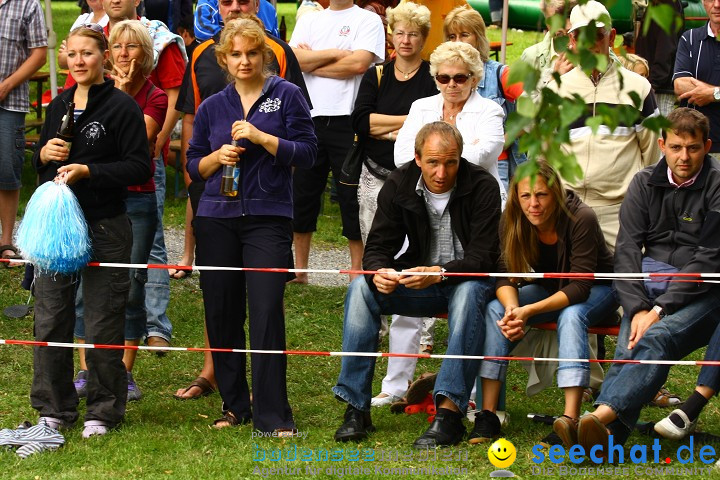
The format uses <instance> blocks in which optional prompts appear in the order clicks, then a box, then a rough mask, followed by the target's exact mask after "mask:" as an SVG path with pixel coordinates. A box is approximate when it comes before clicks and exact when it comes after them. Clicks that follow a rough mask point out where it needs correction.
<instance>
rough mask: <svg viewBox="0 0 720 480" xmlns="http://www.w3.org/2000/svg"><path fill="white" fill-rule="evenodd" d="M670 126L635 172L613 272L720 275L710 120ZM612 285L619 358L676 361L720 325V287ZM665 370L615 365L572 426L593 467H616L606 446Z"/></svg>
mask: <svg viewBox="0 0 720 480" xmlns="http://www.w3.org/2000/svg"><path fill="white" fill-rule="evenodd" d="M668 120H670V122H671V123H672V126H671V127H670V129H668V130H667V131H663V136H662V139H661V140H659V144H660V148H661V149H662V151H663V153H664V155H665V156H664V157H663V158H662V159H661V160H660V162H658V163H657V164H656V165H655V166H652V167H648V168H646V169H644V170H642V171H640V172H638V174H637V175H635V178H633V181H632V183H631V185H630V188H629V189H628V192H627V196H626V197H625V200H624V201H623V204H622V207H621V209H620V233H619V235H618V242H617V245H616V249H615V272H618V273H623V272H641V271H642V272H646V273H658V272H662V273H672V272H679V273H688V274H691V273H715V272H718V271H720V235H718V231H719V230H720V169H719V168H720V167H719V166H718V164H717V162H716V161H715V160H713V159H712V158H711V157H710V156H709V155H708V152H709V151H710V145H711V143H712V142H711V141H710V140H709V122H708V119H707V118H706V117H705V116H704V115H703V114H701V113H699V112H698V111H696V110H692V109H689V108H679V109H677V110H675V111H673V112H672V113H671V114H670V115H669V116H668ZM670 278H673V277H670ZM674 278H677V277H674ZM615 286H616V288H617V291H618V294H619V300H620V304H621V305H622V307H623V310H624V317H623V319H622V324H621V327H620V335H619V336H618V345H617V350H616V351H615V359H616V360H627V359H632V360H679V359H681V358H683V357H684V356H686V355H688V354H689V353H691V352H693V351H694V350H696V349H698V348H700V347H703V346H705V345H707V343H708V340H709V339H710V337H711V336H712V334H713V332H714V331H715V328H716V327H717V326H718V324H719V323H720V289H718V287H717V286H715V285H713V284H710V283H696V282H687V281H685V282H674V281H662V279H650V280H645V281H642V280H630V281H625V280H618V281H616V282H615ZM669 369H670V366H669V365H642V364H620V363H615V364H613V366H612V367H611V368H610V370H609V371H608V375H607V377H606V378H605V382H604V383H603V387H602V392H601V393H600V396H599V397H598V399H597V402H596V406H597V409H596V410H595V412H593V413H592V414H588V415H585V416H583V417H582V418H581V419H580V423H579V426H578V442H579V443H580V444H581V445H582V446H583V447H585V452H586V454H589V455H590V458H591V460H593V461H596V462H597V461H598V459H599V458H605V459H608V456H609V457H610V458H609V461H610V462H613V461H616V459H617V451H615V452H613V450H612V448H608V447H609V445H608V444H610V445H613V444H614V445H622V444H623V443H624V442H625V441H626V440H627V437H628V435H629V433H630V431H631V430H632V428H633V427H634V425H635V423H636V422H637V420H638V417H639V415H640V409H641V408H642V406H643V405H644V404H645V403H647V402H648V401H650V400H651V399H652V397H653V396H654V395H655V393H656V392H657V391H658V389H659V388H660V387H661V386H662V385H663V383H664V382H665V379H666V378H667V375H668V372H669ZM608 430H609V431H608ZM613 437H614V438H613ZM596 445H599V446H600V447H597V448H595V449H594V450H595V453H594V454H593V453H591V452H590V449H591V448H592V447H593V446H596ZM601 447H602V448H601ZM593 457H595V458H593ZM613 457H614V458H613Z"/></svg>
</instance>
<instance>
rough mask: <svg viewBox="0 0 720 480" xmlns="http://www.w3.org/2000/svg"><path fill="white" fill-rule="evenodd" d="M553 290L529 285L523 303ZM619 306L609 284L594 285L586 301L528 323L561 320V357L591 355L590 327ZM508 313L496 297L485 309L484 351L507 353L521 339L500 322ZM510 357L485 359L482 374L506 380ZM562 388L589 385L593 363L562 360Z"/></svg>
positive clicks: (522, 291) (559, 376) (522, 293)
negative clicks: (512, 336) (507, 332)
mask: <svg viewBox="0 0 720 480" xmlns="http://www.w3.org/2000/svg"><path fill="white" fill-rule="evenodd" d="M549 296H550V294H549V293H548V291H547V290H545V289H544V288H543V287H541V286H540V285H526V286H524V287H521V288H520V289H519V290H518V297H519V300H520V302H519V303H520V306H525V305H528V304H531V303H536V302H539V301H541V300H544V299H546V298H548V297H549ZM615 310H617V302H616V301H615V293H614V292H613V289H612V287H611V286H609V285H593V287H592V288H591V289H590V295H589V296H588V298H587V300H586V301H585V302H583V303H578V304H575V305H569V306H567V307H565V308H563V309H562V310H557V311H554V312H548V313H543V314H540V315H535V316H534V317H532V318H530V320H528V325H533V324H536V323H545V322H557V336H558V356H559V358H574V359H580V358H589V356H590V351H589V350H590V349H589V347H588V333H587V330H588V327H590V326H592V325H596V324H598V323H600V322H602V321H603V320H606V319H607V318H608V317H609V316H610V315H612V313H613V312H614V311H615ZM504 315H505V307H503V305H502V303H500V301H499V300H493V301H492V302H490V305H488V308H487V312H486V313H485V347H484V349H483V350H484V355H487V356H492V357H507V356H508V354H509V353H510V351H511V350H512V349H513V347H514V346H515V345H516V344H517V343H518V342H511V341H510V340H508V339H507V338H506V337H505V336H504V335H503V334H502V331H501V330H500V327H499V326H498V324H497V322H498V320H500V319H501V318H503V316H504ZM507 367H508V361H507V360H485V361H483V362H482V367H480V376H481V377H483V378H488V379H491V380H505V376H506V375H507ZM557 383H558V387H560V388H567V387H587V386H588V384H589V383H590V365H589V364H587V363H582V362H560V366H559V368H558V374H557Z"/></svg>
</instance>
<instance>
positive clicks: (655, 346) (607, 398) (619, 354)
mask: <svg viewBox="0 0 720 480" xmlns="http://www.w3.org/2000/svg"><path fill="white" fill-rule="evenodd" d="M631 323H632V319H630V318H628V317H627V315H624V316H623V319H622V323H621V324H620V334H619V335H618V343H617V348H616V350H615V360H626V359H633V360H650V359H652V360H679V359H681V358H683V357H685V356H686V355H688V354H690V353H692V352H693V351H695V350H697V349H698V348H700V347H704V346H705V345H707V344H708V339H709V338H710V337H711V335H713V332H714V331H715V329H716V328H717V327H718V324H720V291H718V289H717V287H714V288H713V289H712V290H710V291H709V292H707V293H705V294H704V295H702V296H700V297H699V298H698V299H697V300H695V301H694V302H692V303H691V304H689V305H687V306H686V307H683V308H681V309H680V310H678V311H677V312H675V313H673V314H672V315H668V316H666V317H665V318H663V319H662V320H660V321H659V322H657V323H656V324H654V325H653V326H652V327H650V328H649V329H648V330H647V331H646V332H645V334H644V335H643V337H642V338H641V339H640V341H639V342H638V343H637V345H635V348H633V349H632V350H628V349H627V345H628V338H629V337H630V327H631ZM669 371H670V366H669V365H640V364H620V363H614V364H613V365H612V367H610V369H609V370H608V373H607V375H606V376H605V381H604V382H603V386H602V390H601V392H600V396H599V397H598V399H597V401H596V403H595V405H596V406H597V405H607V406H608V407H610V408H612V409H613V411H614V412H615V413H616V414H617V416H618V419H617V420H616V421H614V422H612V423H610V424H609V425H608V428H609V429H610V430H611V431H612V433H613V435H614V436H615V439H616V443H618V444H620V443H624V442H625V441H626V440H627V437H628V436H629V434H630V431H631V430H632V428H633V427H634V426H635V423H636V422H637V419H638V417H639V416H640V409H641V408H642V406H643V405H645V404H646V403H647V402H649V401H650V400H652V399H653V397H654V396H655V394H656V393H657V392H658V390H660V388H661V387H662V386H663V384H664V383H665V380H666V379H667V375H668V372H669Z"/></svg>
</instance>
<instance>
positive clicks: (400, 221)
mask: <svg viewBox="0 0 720 480" xmlns="http://www.w3.org/2000/svg"><path fill="white" fill-rule="evenodd" d="M462 146H463V141H462V137H461V136H460V132H458V131H457V130H456V129H455V127H453V126H451V125H449V124H447V123H444V122H434V123H430V124H428V125H425V126H424V127H423V128H422V129H421V130H420V132H418V135H417V138H416V140H415V162H414V163H413V162H410V163H408V164H406V165H405V166H403V167H400V168H398V169H397V170H395V171H394V172H393V173H392V174H391V175H390V177H389V178H388V180H387V182H386V183H385V185H384V186H383V188H382V190H381V191H380V194H379V196H378V208H377V212H376V214H375V219H374V220H373V224H372V228H371V230H370V233H369V234H368V240H367V244H366V245H365V253H364V256H363V268H364V269H365V270H371V271H376V272H377V273H375V274H369V275H366V276H365V278H362V277H360V278H357V279H355V280H354V281H353V282H352V284H351V285H350V288H349V290H348V295H347V299H346V300H345V319H344V324H343V351H346V352H375V351H377V342H378V330H379V329H380V316H381V315H386V314H393V313H397V314H400V315H408V316H413V317H423V316H428V317H432V316H435V315H438V314H441V313H444V312H448V323H449V337H448V349H447V354H448V355H479V354H480V353H481V352H480V349H481V348H482V345H483V341H484V336H485V335H484V333H485V332H484V326H483V325H484V322H483V314H484V311H485V304H486V302H487V300H488V298H489V297H490V296H491V295H492V292H493V282H492V281H491V280H488V279H486V278H483V279H480V278H478V277H472V276H451V275H448V274H449V273H460V272H489V271H494V269H495V265H496V261H497V259H498V254H499V253H498V250H499V247H498V224H499V220H500V192H499V188H498V185H497V181H496V180H495V178H494V177H493V176H492V175H491V174H489V173H488V172H487V171H486V170H484V169H483V168H480V167H476V166H474V165H471V164H470V163H468V162H467V161H466V160H465V159H463V158H461V156H460V155H461V154H462ZM406 238H407V249H406V250H404V252H403V253H401V254H398V252H400V251H401V248H402V247H403V244H404V242H405V240H406ZM408 272H411V273H408ZM427 272H431V273H430V274H429V275H428V274H426V273H427ZM413 273H417V274H413ZM478 366H479V361H478V360H460V359H446V360H444V361H443V364H442V367H441V368H440V372H439V374H438V377H437V380H436V382H435V391H434V393H433V396H434V398H435V404H436V406H437V415H436V416H435V421H434V422H433V423H432V424H431V425H430V427H429V428H428V430H427V431H426V432H425V433H424V434H423V435H422V436H421V437H420V438H418V439H417V440H416V441H415V443H414V447H416V448H434V447H436V446H442V445H455V444H457V443H459V442H460V441H461V440H462V439H463V437H464V435H465V426H464V425H463V422H462V418H463V416H464V414H465V410H466V409H467V405H468V399H469V397H470V391H471V390H472V387H473V384H474V382H475V376H476V375H477V371H478ZM374 369H375V358H374V357H344V358H343V362H342V370H341V372H340V377H339V378H338V382H337V385H336V386H335V387H334V388H333V392H334V393H335V395H336V397H337V398H338V399H340V400H342V401H345V402H347V403H348V406H347V409H346V411H345V418H344V423H343V424H342V425H341V426H340V428H339V429H338V430H337V432H336V433H335V440H337V441H347V440H361V439H363V438H365V437H366V436H367V433H368V432H371V431H373V430H374V429H375V428H374V426H373V425H372V421H371V419H370V397H371V383H372V377H373V372H374Z"/></svg>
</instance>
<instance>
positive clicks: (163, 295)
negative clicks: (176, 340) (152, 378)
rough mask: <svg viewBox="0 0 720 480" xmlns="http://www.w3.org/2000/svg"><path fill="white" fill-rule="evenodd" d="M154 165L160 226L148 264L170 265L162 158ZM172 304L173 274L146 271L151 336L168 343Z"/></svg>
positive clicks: (161, 271)
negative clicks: (164, 228) (165, 219)
mask: <svg viewBox="0 0 720 480" xmlns="http://www.w3.org/2000/svg"><path fill="white" fill-rule="evenodd" d="M154 162H155V176H154V177H153V179H154V180H155V197H156V200H157V227H156V230H155V238H154V240H153V244H152V249H151V250H150V260H149V263H159V264H167V263H168V257H167V249H166V248H165V232H164V231H163V211H164V210H165V189H166V185H165V183H166V182H165V180H166V175H165V163H164V161H163V157H162V155H160V156H159V157H158V158H156V159H155V160H154ZM169 303H170V273H169V272H168V270H167V269H164V268H151V269H149V270H148V272H147V283H146V284H145V309H146V310H147V335H148V337H162V338H164V339H165V340H167V341H168V342H169V341H170V340H171V339H172V330H173V328H172V323H170V319H169V318H168V316H167V308H168V304H169Z"/></svg>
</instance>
